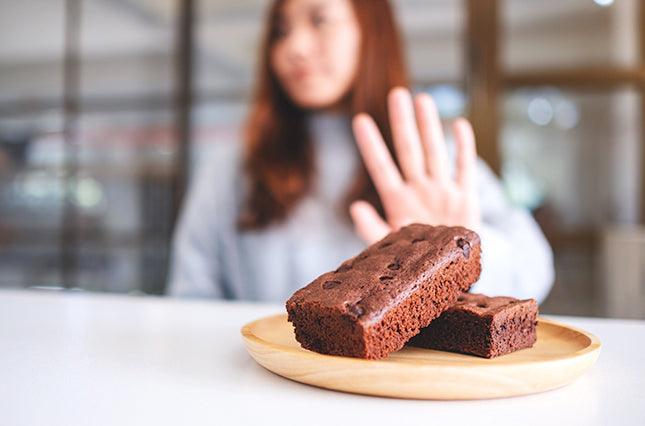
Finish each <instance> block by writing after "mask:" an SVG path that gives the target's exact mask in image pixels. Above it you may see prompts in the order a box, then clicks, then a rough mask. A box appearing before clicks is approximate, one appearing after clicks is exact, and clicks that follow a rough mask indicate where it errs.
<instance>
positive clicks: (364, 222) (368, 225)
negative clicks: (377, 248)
mask: <svg viewBox="0 0 645 426" xmlns="http://www.w3.org/2000/svg"><path fill="white" fill-rule="evenodd" d="M349 214H350V216H351V217H352V220H353V221H354V226H355V228H356V232H357V233H358V236H359V237H361V239H363V241H365V242H366V243H367V244H373V243H375V242H377V241H378V240H380V239H381V238H383V237H385V236H386V235H387V234H388V233H389V232H390V231H391V229H390V226H389V225H388V224H387V222H385V221H384V220H383V219H382V218H381V216H379V214H378V212H377V211H376V209H375V208H374V207H373V206H372V205H371V204H370V203H368V202H367V201H363V200H359V201H354V202H353V203H352V204H351V205H350V206H349Z"/></svg>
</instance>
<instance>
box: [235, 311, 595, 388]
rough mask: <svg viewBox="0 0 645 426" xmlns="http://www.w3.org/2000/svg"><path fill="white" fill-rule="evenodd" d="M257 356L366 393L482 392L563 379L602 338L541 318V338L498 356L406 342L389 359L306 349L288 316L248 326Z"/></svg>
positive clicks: (299, 377)
mask: <svg viewBox="0 0 645 426" xmlns="http://www.w3.org/2000/svg"><path fill="white" fill-rule="evenodd" d="M242 336H243V337H244V342H245V344H246V348H247V350H248V352H249V354H251V356H252V357H253V358H254V359H255V360H256V361H257V362H258V363H259V364H260V365H261V366H263V367H264V368H266V369H267V370H270V371H272V372H274V373H276V374H279V375H280V376H283V377H286V378H288V379H291V380H295V381H297V382H301V383H306V384H309V385H314V386H318V387H322V388H327V389H334V390H339V391H344V392H352V393H359V394H365V395H378V396H386V397H394V398H412V399H483V398H499V397H508V396H516V395H527V394H531V393H537V392H542V391H546V390H550V389H555V388H558V387H561V386H564V385H566V384H568V383H570V382H572V381H573V380H574V379H576V378H577V377H579V376H580V375H581V374H582V373H584V372H585V371H586V370H587V369H588V368H589V367H591V366H592V365H593V364H594V362H595V361H596V359H597V358H598V354H599V353H600V346H601V344H600V341H599V340H598V338H596V337H595V336H593V335H592V334H589V333H587V332H585V331H583V330H579V329H576V328H573V327H569V326H566V325H563V324H559V323H557V322H554V321H550V320H546V319H543V318H539V319H538V327H537V342H536V343H535V345H534V346H533V347H532V348H530V349H523V350H520V351H517V352H514V353H512V354H508V355H504V356H501V357H498V358H493V359H485V358H479V357H475V356H470V355H461V354H455V353H450V352H442V351H434V350H429V349H420V348H413V347H405V348H403V349H401V350H400V351H398V352H394V353H392V354H390V356H389V357H388V358H386V359H383V360H378V361H370V360H364V359H357V358H348V357H341V356H331V355H321V354H318V353H315V352H311V351H308V350H306V349H302V348H301V347H300V344H299V343H298V342H297V341H296V340H295V337H294V333H293V326H292V325H291V324H290V323H289V322H287V316H286V315H275V316H270V317H266V318H261V319H259V320H257V321H254V322H251V323H249V324H247V325H245V326H244V327H243V328H242Z"/></svg>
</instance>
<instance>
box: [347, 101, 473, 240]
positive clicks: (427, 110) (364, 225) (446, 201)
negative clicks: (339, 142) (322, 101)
mask: <svg viewBox="0 0 645 426" xmlns="http://www.w3.org/2000/svg"><path fill="white" fill-rule="evenodd" d="M388 110H389V114H390V124H391V127H392V134H393V138H394V148H395V151H396V156H397V158H398V160H399V161H398V162H399V165H400V168H401V171H399V168H398V167H397V165H396V163H395V161H394V159H393V158H392V156H391V155H390V152H389V150H388V149H387V146H386V145H385V143H384V141H383V138H382V136H381V134H380V132H379V130H378V128H377V126H376V124H375V123H374V120H373V119H372V118H371V117H370V116H368V115H367V114H358V115H357V116H356V117H354V121H353V129H354V135H355V137H356V142H357V144H358V148H359V151H360V153H361V155H362V157H363V161H364V162H365V166H366V168H367V171H368V173H369V174H370V176H371V178H372V181H373V182H374V186H375V187H376V190H377V192H378V194H379V197H380V199H381V203H382V204H383V209H384V211H385V215H386V218H381V217H380V215H379V214H378V213H377V211H376V209H375V208H374V207H373V206H372V205H370V204H369V203H367V202H365V201H356V202H354V203H352V205H351V206H350V213H351V216H352V220H353V221H354V225H355V226H356V230H357V232H358V234H359V236H360V237H361V238H362V239H363V240H365V241H366V242H367V243H368V244H371V243H373V242H375V241H378V240H379V239H381V238H383V237H384V236H385V235H386V234H387V233H389V232H391V231H393V230H397V229H398V228H400V227H402V226H405V225H408V224H410V223H427V224H430V225H452V226H454V225H461V226H465V227H467V228H470V229H473V230H477V229H478V228H479V225H480V222H481V213H480V210H479V200H478V197H477V193H476V185H475V179H476V173H475V168H476V160H477V153H476V150H475V138H474V135H473V130H472V127H471V126H470V123H469V122H468V121H467V120H465V119H463V118H460V119H458V120H456V121H455V123H454V125H453V130H454V134H455V142H456V148H457V156H456V174H455V178H454V179H453V178H452V177H451V176H450V173H449V167H448V153H447V148H446V143H445V140H444V135H443V130H442V127H441V121H440V119H439V115H438V113H437V108H436V106H435V104H434V102H433V101H432V98H431V97H430V96H428V95H426V94H421V95H418V96H417V97H416V99H415V102H414V105H413V102H412V96H411V95H410V92H409V91H408V90H406V89H403V88H395V89H393V90H392V91H391V92H390V94H389V96H388ZM415 110H416V114H415ZM415 115H416V118H415Z"/></svg>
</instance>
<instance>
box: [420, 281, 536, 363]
mask: <svg viewBox="0 0 645 426" xmlns="http://www.w3.org/2000/svg"><path fill="white" fill-rule="evenodd" d="M537 314H538V305H537V302H536V301H535V300H534V299H526V300H518V299H515V298H513V297H502V296H499V297H488V296H485V295H483V294H469V293H465V294H463V295H461V296H460V297H459V298H458V299H457V303H456V304H455V305H453V306H451V307H450V308H449V309H448V310H446V311H445V312H444V313H443V314H441V316H440V317H439V318H437V319H436V320H434V321H432V323H430V325H429V326H428V327H426V328H424V329H423V330H421V332H420V333H419V334H418V335H416V336H415V337H413V338H412V339H411V340H410V342H409V344H410V345H411V346H417V347H421V348H428V349H438V350H442V351H449V352H459V353H464V354H471V355H477V356H480V357H484V358H493V357H496V356H500V355H505V354H508V353H511V352H515V351H517V350H519V349H524V348H530V347H531V346H533V344H534V343H535V340H536V338H537V336H536V332H535V326H536V325H537Z"/></svg>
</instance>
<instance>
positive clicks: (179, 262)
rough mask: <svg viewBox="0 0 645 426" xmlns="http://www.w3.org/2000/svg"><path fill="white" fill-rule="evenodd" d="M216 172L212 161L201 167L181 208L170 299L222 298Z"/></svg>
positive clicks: (169, 283) (171, 270)
mask: <svg viewBox="0 0 645 426" xmlns="http://www.w3.org/2000/svg"><path fill="white" fill-rule="evenodd" d="M210 158H214V157H210ZM217 169H218V168H217V165H216V164H214V163H213V162H210V164H209V163H204V164H203V165H202V166H201V167H200V169H199V172H198V173H197V174H196V175H195V177H194V180H193V182H192V184H191V186H190V190H189V192H188V195H187V197H186V199H185V202H184V205H183V207H182V212H181V215H180V217H179V221H178V225H177V227H176V229H175V235H174V238H173V247H172V258H171V264H170V272H169V281H168V287H167V290H166V292H167V294H169V295H171V296H184V297H214V298H221V297H223V292H222V289H221V282H220V281H221V280H220V279H219V265H218V250H217V234H218V216H219V215H218V212H217V202H216V198H217V191H216V184H217V182H218V179H217V178H218V176H217V173H216V172H217Z"/></svg>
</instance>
